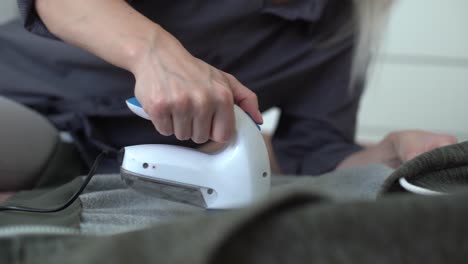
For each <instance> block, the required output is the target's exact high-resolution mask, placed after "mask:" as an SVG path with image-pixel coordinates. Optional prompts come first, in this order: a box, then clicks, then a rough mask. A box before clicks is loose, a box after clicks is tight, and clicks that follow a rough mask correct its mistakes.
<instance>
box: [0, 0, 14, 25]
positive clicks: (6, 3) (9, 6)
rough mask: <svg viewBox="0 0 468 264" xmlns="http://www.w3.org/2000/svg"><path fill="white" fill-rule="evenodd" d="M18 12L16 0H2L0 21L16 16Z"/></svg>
mask: <svg viewBox="0 0 468 264" xmlns="http://www.w3.org/2000/svg"><path fill="white" fill-rule="evenodd" d="M17 14H18V7H17V6H16V0H0V23H3V22H5V21H8V20H10V19H12V18H14V17H15V16H17Z"/></svg>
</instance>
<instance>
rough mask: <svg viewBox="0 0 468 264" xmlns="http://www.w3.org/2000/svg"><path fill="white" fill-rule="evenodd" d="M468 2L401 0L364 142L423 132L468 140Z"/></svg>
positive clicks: (366, 117)
mask: <svg viewBox="0 0 468 264" xmlns="http://www.w3.org/2000/svg"><path fill="white" fill-rule="evenodd" d="M467 10H468V1H466V0H450V1H444V0H400V1H399V3H398V4H397V6H396V7H395V9H394V12H393V15H392V17H391V20H390V24H389V29H388V33H387V34H386V38H385V40H384V42H383V46H382V48H381V51H380V54H379V57H378V60H377V64H376V65H375V68H374V69H372V70H371V72H370V73H371V74H370V75H369V82H368V87H367V92H366V94H365V96H364V98H363V103H362V107H361V111H360V116H359V129H358V137H359V138H360V139H362V140H371V141H375V140H379V139H380V138H381V137H383V136H384V135H385V134H386V133H388V132H390V131H392V130H397V129H407V128H419V129H426V130H432V131H440V132H446V133H451V134H454V135H456V136H457V137H458V138H459V140H467V139H468V34H467V29H466V28H467V27H468V16H466V11H467Z"/></svg>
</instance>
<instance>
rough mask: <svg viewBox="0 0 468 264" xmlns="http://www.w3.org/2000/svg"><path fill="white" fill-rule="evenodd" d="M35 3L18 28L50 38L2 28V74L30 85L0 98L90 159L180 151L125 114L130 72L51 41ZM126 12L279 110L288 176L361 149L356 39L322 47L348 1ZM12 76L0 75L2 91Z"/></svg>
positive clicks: (179, 5) (226, 1) (161, 5)
mask: <svg viewBox="0 0 468 264" xmlns="http://www.w3.org/2000/svg"><path fill="white" fill-rule="evenodd" d="M33 3H34V1H33V0H18V5H19V8H20V10H21V14H22V17H23V21H24V26H25V28H26V29H28V30H29V31H32V32H34V33H36V34H39V35H42V36H47V37H49V39H47V38H39V37H35V36H33V35H29V36H26V35H25V34H23V35H22V36H20V37H19V35H21V33H20V32H19V30H18V29H15V28H14V26H13V25H9V27H10V28H8V30H9V33H5V32H4V31H6V30H7V29H5V27H4V28H3V30H0V38H1V37H2V36H3V38H5V39H7V40H10V46H8V47H9V48H10V49H13V50H17V51H19V53H22V54H16V53H15V54H13V55H12V53H11V52H9V53H8V54H3V52H2V49H0V56H2V58H4V55H5V56H9V57H12V56H13V58H11V61H15V63H12V64H9V67H8V68H7V71H10V72H11V71H21V72H22V74H17V73H16V75H17V76H26V77H27V78H24V79H29V80H19V79H18V80H15V81H14V82H11V83H13V85H10V86H7V87H5V86H4V85H3V86H2V85H0V93H2V94H4V95H6V96H8V97H10V98H13V99H16V100H18V101H21V102H23V103H25V104H27V105H29V106H31V107H33V108H35V109H37V110H38V111H40V112H42V113H43V114H44V115H46V116H48V117H49V119H50V120H52V122H54V124H55V125H56V126H57V127H58V128H59V129H62V130H68V131H71V132H72V134H73V135H74V136H75V139H77V142H79V146H80V148H81V150H82V152H83V153H84V156H85V157H88V159H89V160H92V158H93V157H94V155H95V154H96V153H97V152H98V151H99V150H100V149H102V148H107V147H112V148H119V147H122V146H126V145H133V144H143V143H170V144H181V143H180V142H177V141H176V140H175V139H174V138H173V137H169V138H165V137H161V136H160V135H158V134H157V133H156V132H155V130H154V128H153V127H152V125H151V124H149V122H147V121H144V120H141V119H139V118H138V117H135V116H134V115H133V114H131V113H130V112H129V111H128V110H127V109H126V107H125V105H124V103H123V102H124V100H125V99H126V98H128V97H131V96H133V95H132V94H133V85H134V79H133V77H132V76H131V74H129V73H127V72H125V71H122V70H120V69H117V68H115V67H113V66H111V65H109V64H107V63H106V62H104V61H102V60H100V59H98V58H96V57H95V56H92V55H90V54H88V53H86V52H83V51H80V50H78V49H76V48H73V47H70V46H68V45H66V44H63V43H61V42H59V41H56V40H53V38H54V36H52V35H51V34H50V33H49V32H48V30H47V28H46V27H45V25H44V24H43V22H42V21H41V20H40V18H39V16H38V15H37V13H36V11H35V9H34V4H33ZM131 5H132V6H133V7H134V8H135V9H137V10H138V11H140V12H141V13H143V14H144V15H145V16H147V17H148V18H150V19H151V20H153V21H155V22H156V23H159V24H160V25H161V26H163V27H164V28H165V29H166V30H168V31H169V32H170V33H171V34H173V35H174V36H175V37H177V38H178V39H179V40H180V41H181V42H182V43H183V45H184V46H185V47H186V48H187V49H188V50H189V51H190V52H191V53H192V54H193V55H194V56H196V57H198V58H200V59H202V60H204V61H206V62H207V63H210V64H211V65H213V66H215V67H217V68H219V69H222V70H224V71H226V72H229V73H231V74H233V75H234V76H236V77H237V78H238V79H239V80H240V81H241V82H242V83H244V84H245V85H246V86H247V87H249V88H250V89H252V90H253V91H254V92H255V93H257V95H258V97H259V101H260V107H261V110H266V109H268V108H270V107H273V106H277V107H279V108H280V109H281V112H282V114H281V117H280V120H279V124H278V127H277V130H276V132H275V134H274V138H273V147H274V149H275V152H276V155H277V158H278V162H279V164H280V166H281V168H282V170H283V171H284V173H287V174H309V175H315V174H320V173H324V172H327V171H330V170H332V169H333V168H335V167H336V165H337V163H339V162H340V161H341V160H343V159H344V158H345V157H346V156H348V155H350V154H351V153H353V152H355V151H357V150H359V149H360V148H359V147H358V146H357V145H356V144H355V143H354V135H355V126H356V113H357V109H358V105H359V98H360V96H361V92H362V87H354V89H350V88H349V80H350V68H351V59H352V47H353V37H352V36H351V35H350V36H349V37H347V38H345V39H343V40H341V41H339V42H336V43H332V44H324V43H323V42H324V39H327V37H329V36H331V35H333V34H334V32H335V31H336V30H337V29H338V28H339V27H340V26H341V25H343V24H344V23H350V21H351V9H352V1H350V0H347V1H343V0H308V1H307V0H296V1H289V2H287V3H285V1H273V0H272V1H266V0H244V1H242V0H223V1H190V2H187V1H183V2H178V1H147V0H133V1H131ZM7 26H8V25H7ZM15 30H16V31H17V32H16V33H15V34H12V33H11V32H12V31H15ZM50 38H52V40H51V39H50ZM12 43H13V44H12ZM15 43H16V44H18V43H19V44H18V45H14V44H15ZM0 45H8V44H3V43H2V42H0ZM21 49H23V50H24V49H26V50H28V52H26V53H25V52H22V51H21ZM5 53H6V52H5ZM31 58H34V60H32V59H31ZM21 61H28V63H27V64H25V63H20V62H21ZM0 67H1V65H0ZM38 71H39V72H41V73H38ZM12 75H14V73H12ZM12 75H8V74H6V75H2V76H4V77H1V76H0V84H1V83H2V82H7V81H8V80H5V79H7V78H11V77H6V76H12ZM2 78H3V79H2ZM109 95H112V96H109ZM38 98H41V99H40V100H39V99H38ZM192 145H193V144H192Z"/></svg>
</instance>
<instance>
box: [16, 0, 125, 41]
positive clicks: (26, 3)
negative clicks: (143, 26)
mask: <svg viewBox="0 0 468 264" xmlns="http://www.w3.org/2000/svg"><path fill="white" fill-rule="evenodd" d="M133 1H134V0H127V2H128V3H130V4H131V3H133ZM35 2H36V0H17V3H18V9H19V12H20V15H21V18H22V20H23V25H24V28H25V29H26V30H28V31H29V32H31V33H34V34H37V35H39V36H43V37H46V38H51V39H58V38H57V37H56V36H54V35H53V34H52V33H50V31H49V30H48V29H47V26H46V25H45V24H44V22H43V21H42V20H41V18H40V17H39V15H38V14H37V10H36V5H35Z"/></svg>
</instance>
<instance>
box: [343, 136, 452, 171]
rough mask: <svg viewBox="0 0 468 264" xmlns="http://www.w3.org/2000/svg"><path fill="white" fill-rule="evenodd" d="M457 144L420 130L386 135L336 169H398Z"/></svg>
mask: <svg viewBox="0 0 468 264" xmlns="http://www.w3.org/2000/svg"><path fill="white" fill-rule="evenodd" d="M455 143H457V139H456V138H455V137H454V136H451V135H447V134H436V133H431V132H426V131H421V130H406V131H399V132H393V133H390V134H389V135H387V136H386V137H385V138H384V139H383V140H382V141H381V142H380V143H378V144H377V145H374V146H370V147H367V148H366V149H364V150H362V151H359V152H356V153H354V154H352V155H350V156H349V157H347V158H346V159H345V160H343V161H342V162H341V163H340V164H339V165H338V167H337V169H342V168H349V167H355V166H365V165H369V164H372V163H383V164H385V165H387V166H389V167H392V168H398V167H399V166H400V165H401V164H402V163H404V162H406V161H409V160H411V159H413V158H415V157H416V156H418V155H420V154H423V153H424V152H427V151H430V150H433V149H435V148H439V147H443V146H447V145H451V144H455Z"/></svg>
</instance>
